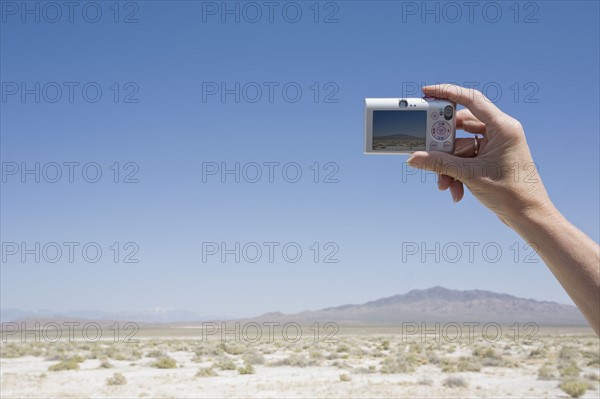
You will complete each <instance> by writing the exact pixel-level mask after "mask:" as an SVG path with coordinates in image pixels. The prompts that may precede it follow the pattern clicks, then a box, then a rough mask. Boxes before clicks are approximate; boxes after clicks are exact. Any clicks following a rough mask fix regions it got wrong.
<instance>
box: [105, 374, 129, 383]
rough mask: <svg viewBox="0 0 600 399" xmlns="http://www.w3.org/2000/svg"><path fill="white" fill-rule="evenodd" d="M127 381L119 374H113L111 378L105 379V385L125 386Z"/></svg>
mask: <svg viewBox="0 0 600 399" xmlns="http://www.w3.org/2000/svg"><path fill="white" fill-rule="evenodd" d="M125 384H127V379H126V378H125V376H124V375H123V374H121V373H114V374H113V376H112V377H109V378H107V379H106V385H125Z"/></svg>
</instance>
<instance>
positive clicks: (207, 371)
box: [196, 367, 217, 377]
mask: <svg viewBox="0 0 600 399" xmlns="http://www.w3.org/2000/svg"><path fill="white" fill-rule="evenodd" d="M216 375H217V374H216V373H215V371H214V370H213V369H212V367H201V368H200V369H198V372H197V373H196V377H214V376H216Z"/></svg>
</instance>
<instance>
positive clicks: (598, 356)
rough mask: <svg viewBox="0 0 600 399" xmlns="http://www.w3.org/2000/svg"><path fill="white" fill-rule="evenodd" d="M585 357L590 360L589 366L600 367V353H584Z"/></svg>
mask: <svg viewBox="0 0 600 399" xmlns="http://www.w3.org/2000/svg"><path fill="white" fill-rule="evenodd" d="M582 355H583V357H584V358H586V359H588V361H587V365H588V366H592V367H593V366H595V367H600V352H598V351H595V352H593V351H585V352H583V353H582Z"/></svg>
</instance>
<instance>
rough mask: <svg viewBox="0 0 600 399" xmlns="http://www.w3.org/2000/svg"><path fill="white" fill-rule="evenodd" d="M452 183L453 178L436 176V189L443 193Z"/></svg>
mask: <svg viewBox="0 0 600 399" xmlns="http://www.w3.org/2000/svg"><path fill="white" fill-rule="evenodd" d="M453 181H454V178H452V177H450V176H448V175H438V188H439V189H440V191H445V190H447V189H448V188H449V187H450V184H451V183H452V182H453Z"/></svg>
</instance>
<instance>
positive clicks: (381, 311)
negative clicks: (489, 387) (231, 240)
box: [0, 287, 587, 326]
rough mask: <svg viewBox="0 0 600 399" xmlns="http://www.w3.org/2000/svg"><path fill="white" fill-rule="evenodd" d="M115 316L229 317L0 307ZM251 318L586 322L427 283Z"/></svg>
mask: <svg viewBox="0 0 600 399" xmlns="http://www.w3.org/2000/svg"><path fill="white" fill-rule="evenodd" d="M69 318H71V319H73V318H75V319H78V320H80V319H87V320H104V321H107V320H120V321H131V322H138V323H164V324H185V325H194V324H200V323H201V322H204V321H223V320H232V319H231V318H228V317H223V316H216V315H204V314H201V313H198V312H192V311H185V310H178V309H167V308H155V309H151V310H145V311H137V312H118V313H109V312H99V311H89V310H88V311H76V312H66V313H58V312H51V311H49V310H41V311H35V312H27V311H21V310H18V309H2V310H1V311H0V321H1V322H8V321H18V320H32V319H45V320H48V319H63V320H64V319H69ZM238 320H240V321H255V322H266V321H269V322H280V323H284V322H288V321H295V322H297V323H313V322H323V323H324V322H336V323H340V324H347V325H366V326H368V325H399V324H401V323H403V322H435V321H439V322H480V323H485V322H496V323H500V324H513V323H515V322H518V323H527V322H533V323H537V324H539V325H552V326H567V325H572V326H580V325H581V326H583V325H587V323H586V321H585V319H584V318H583V316H582V315H581V313H580V312H579V310H578V309H577V308H576V307H575V306H572V305H563V304H559V303H556V302H549V301H537V300H534V299H525V298H518V297H515V296H512V295H508V294H499V293H495V292H490V291H482V290H467V291H459V290H451V289H447V288H443V287H433V288H429V289H425V290H416V289H415V290H412V291H410V292H408V293H406V294H403V295H394V296H391V297H386V298H381V299H377V300H375V301H370V302H366V303H363V304H348V305H342V306H337V307H330V308H325V309H320V310H315V311H304V312H300V313H296V314H284V313H281V312H271V313H266V314H263V315H260V316H258V317H254V318H246V319H238Z"/></svg>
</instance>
